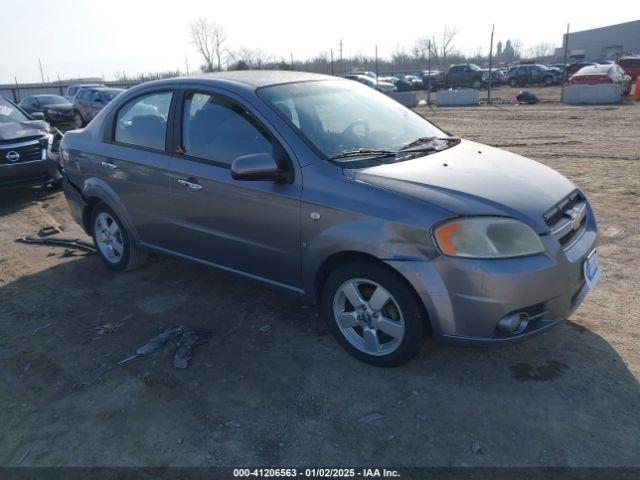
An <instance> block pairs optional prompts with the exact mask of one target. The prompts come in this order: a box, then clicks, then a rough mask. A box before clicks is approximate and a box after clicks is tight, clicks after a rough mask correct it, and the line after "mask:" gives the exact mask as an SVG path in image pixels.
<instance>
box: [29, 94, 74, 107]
mask: <svg viewBox="0 0 640 480" xmlns="http://www.w3.org/2000/svg"><path fill="white" fill-rule="evenodd" d="M36 98H37V99H38V101H39V102H40V104H41V105H54V104H57V103H69V101H68V100H67V99H66V98H64V97H61V96H60V95H38V96H37V97H36Z"/></svg>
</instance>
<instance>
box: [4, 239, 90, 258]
mask: <svg viewBox="0 0 640 480" xmlns="http://www.w3.org/2000/svg"><path fill="white" fill-rule="evenodd" d="M16 242H18V243H27V244H32V245H50V246H54V247H63V248H65V249H67V250H70V249H75V250H80V251H82V252H86V253H88V254H91V253H95V252H96V249H95V247H94V246H93V245H92V244H90V243H88V242H83V241H82V240H65V239H62V238H48V237H45V238H39V237H21V238H17V239H16Z"/></svg>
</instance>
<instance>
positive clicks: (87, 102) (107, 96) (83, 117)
mask: <svg viewBox="0 0 640 480" xmlns="http://www.w3.org/2000/svg"><path fill="white" fill-rule="evenodd" d="M121 92H124V89H122V88H109V87H92V88H83V89H81V90H80V91H79V92H78V93H77V94H76V96H75V97H74V99H73V122H74V124H75V126H76V128H82V127H84V126H85V125H86V124H87V123H89V122H90V121H91V120H93V117H95V116H96V115H97V114H98V112H99V111H100V110H102V109H103V108H104V106H105V105H107V104H108V103H109V102H110V101H111V100H113V99H114V98H115V97H116V96H117V95H119V94H120V93H121Z"/></svg>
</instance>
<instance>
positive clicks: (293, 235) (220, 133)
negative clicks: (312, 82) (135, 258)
mask: <svg viewBox="0 0 640 480" xmlns="http://www.w3.org/2000/svg"><path fill="white" fill-rule="evenodd" d="M176 120H177V122H176V124H175V128H176V138H177V139H178V140H177V146H178V147H179V148H178V153H177V154H175V155H174V156H173V158H172V160H171V165H170V174H169V177H170V182H171V191H172V200H173V209H174V218H175V225H174V227H173V231H174V234H173V235H172V236H171V242H172V244H171V249H172V250H174V251H177V252H179V253H181V254H183V255H187V256H189V257H193V258H196V259H200V260H204V261H206V262H210V263H212V264H215V265H218V266H222V267H224V268H228V269H232V270H234V271H238V272H243V273H245V274H249V275H251V276H257V277H260V278H262V279H267V280H270V281H272V282H275V283H278V284H281V285H284V286H288V287H290V288H294V289H298V288H300V286H301V273H300V272H301V251H300V250H301V247H300V195H301V191H302V178H301V174H300V171H299V168H298V165H297V161H296V160H295V158H293V154H292V152H291V151H290V150H289V149H288V147H286V143H285V142H284V141H283V138H282V137H281V136H280V135H278V134H277V132H275V130H273V129H270V128H268V127H267V126H266V125H267V123H266V121H265V120H264V118H263V117H262V116H261V115H260V114H259V113H258V112H257V111H256V110H254V109H253V108H252V107H251V106H249V105H248V104H247V103H246V101H244V100H243V99H241V98H239V97H237V96H235V95H233V94H231V93H229V92H226V91H222V90H217V89H196V90H185V91H184V92H183V93H182V94H181V99H180V101H179V103H178V108H177V110H176ZM254 153H271V154H272V155H273V156H274V158H276V160H277V161H278V162H279V163H280V165H281V167H282V168H288V169H291V171H292V172H293V173H294V180H293V181H292V182H291V183H274V182H271V181H240V180H234V179H233V178H231V173H230V167H231V163H232V162H233V160H234V159H235V158H237V157H239V156H242V155H248V154H254Z"/></svg>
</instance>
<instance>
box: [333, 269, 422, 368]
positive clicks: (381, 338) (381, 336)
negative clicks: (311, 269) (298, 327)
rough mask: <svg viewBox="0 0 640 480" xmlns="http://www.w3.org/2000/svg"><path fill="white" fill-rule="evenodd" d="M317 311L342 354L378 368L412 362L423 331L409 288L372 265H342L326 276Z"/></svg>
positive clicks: (392, 274)
mask: <svg viewBox="0 0 640 480" xmlns="http://www.w3.org/2000/svg"><path fill="white" fill-rule="evenodd" d="M352 302H355V303H358V304H359V305H358V306H356V305H354V303H352ZM322 311H323V315H324V317H325V320H326V321H327V325H328V327H329V330H331V333H332V334H333V335H334V337H335V338H336V340H337V341H338V343H339V344H340V345H341V346H342V347H343V348H344V349H345V350H346V351H347V352H349V353H350V354H351V355H352V356H354V357H356V358H357V359H359V360H362V361H364V362H367V363H370V364H372V365H376V366H381V367H396V366H400V365H403V364H405V363H407V362H408V361H409V360H411V359H412V358H414V357H415V356H416V355H417V354H418V353H419V352H420V349H421V348H422V345H423V343H424V334H425V331H426V330H427V328H428V327H427V325H428V324H427V319H426V314H425V311H424V307H423V305H422V302H421V301H420V300H419V299H418V297H417V295H416V294H415V292H413V290H412V289H411V287H410V286H409V285H408V284H407V283H406V281H404V279H403V278H402V277H400V275H399V274H397V273H395V272H392V271H390V270H389V269H387V268H385V267H384V266H382V265H378V264H376V263H373V262H365V261H358V262H352V263H347V264H344V265H341V266H339V267H337V268H336V269H335V270H334V271H333V272H331V274H330V275H329V277H328V278H327V280H326V282H325V284H324V287H323V289H322Z"/></svg>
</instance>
